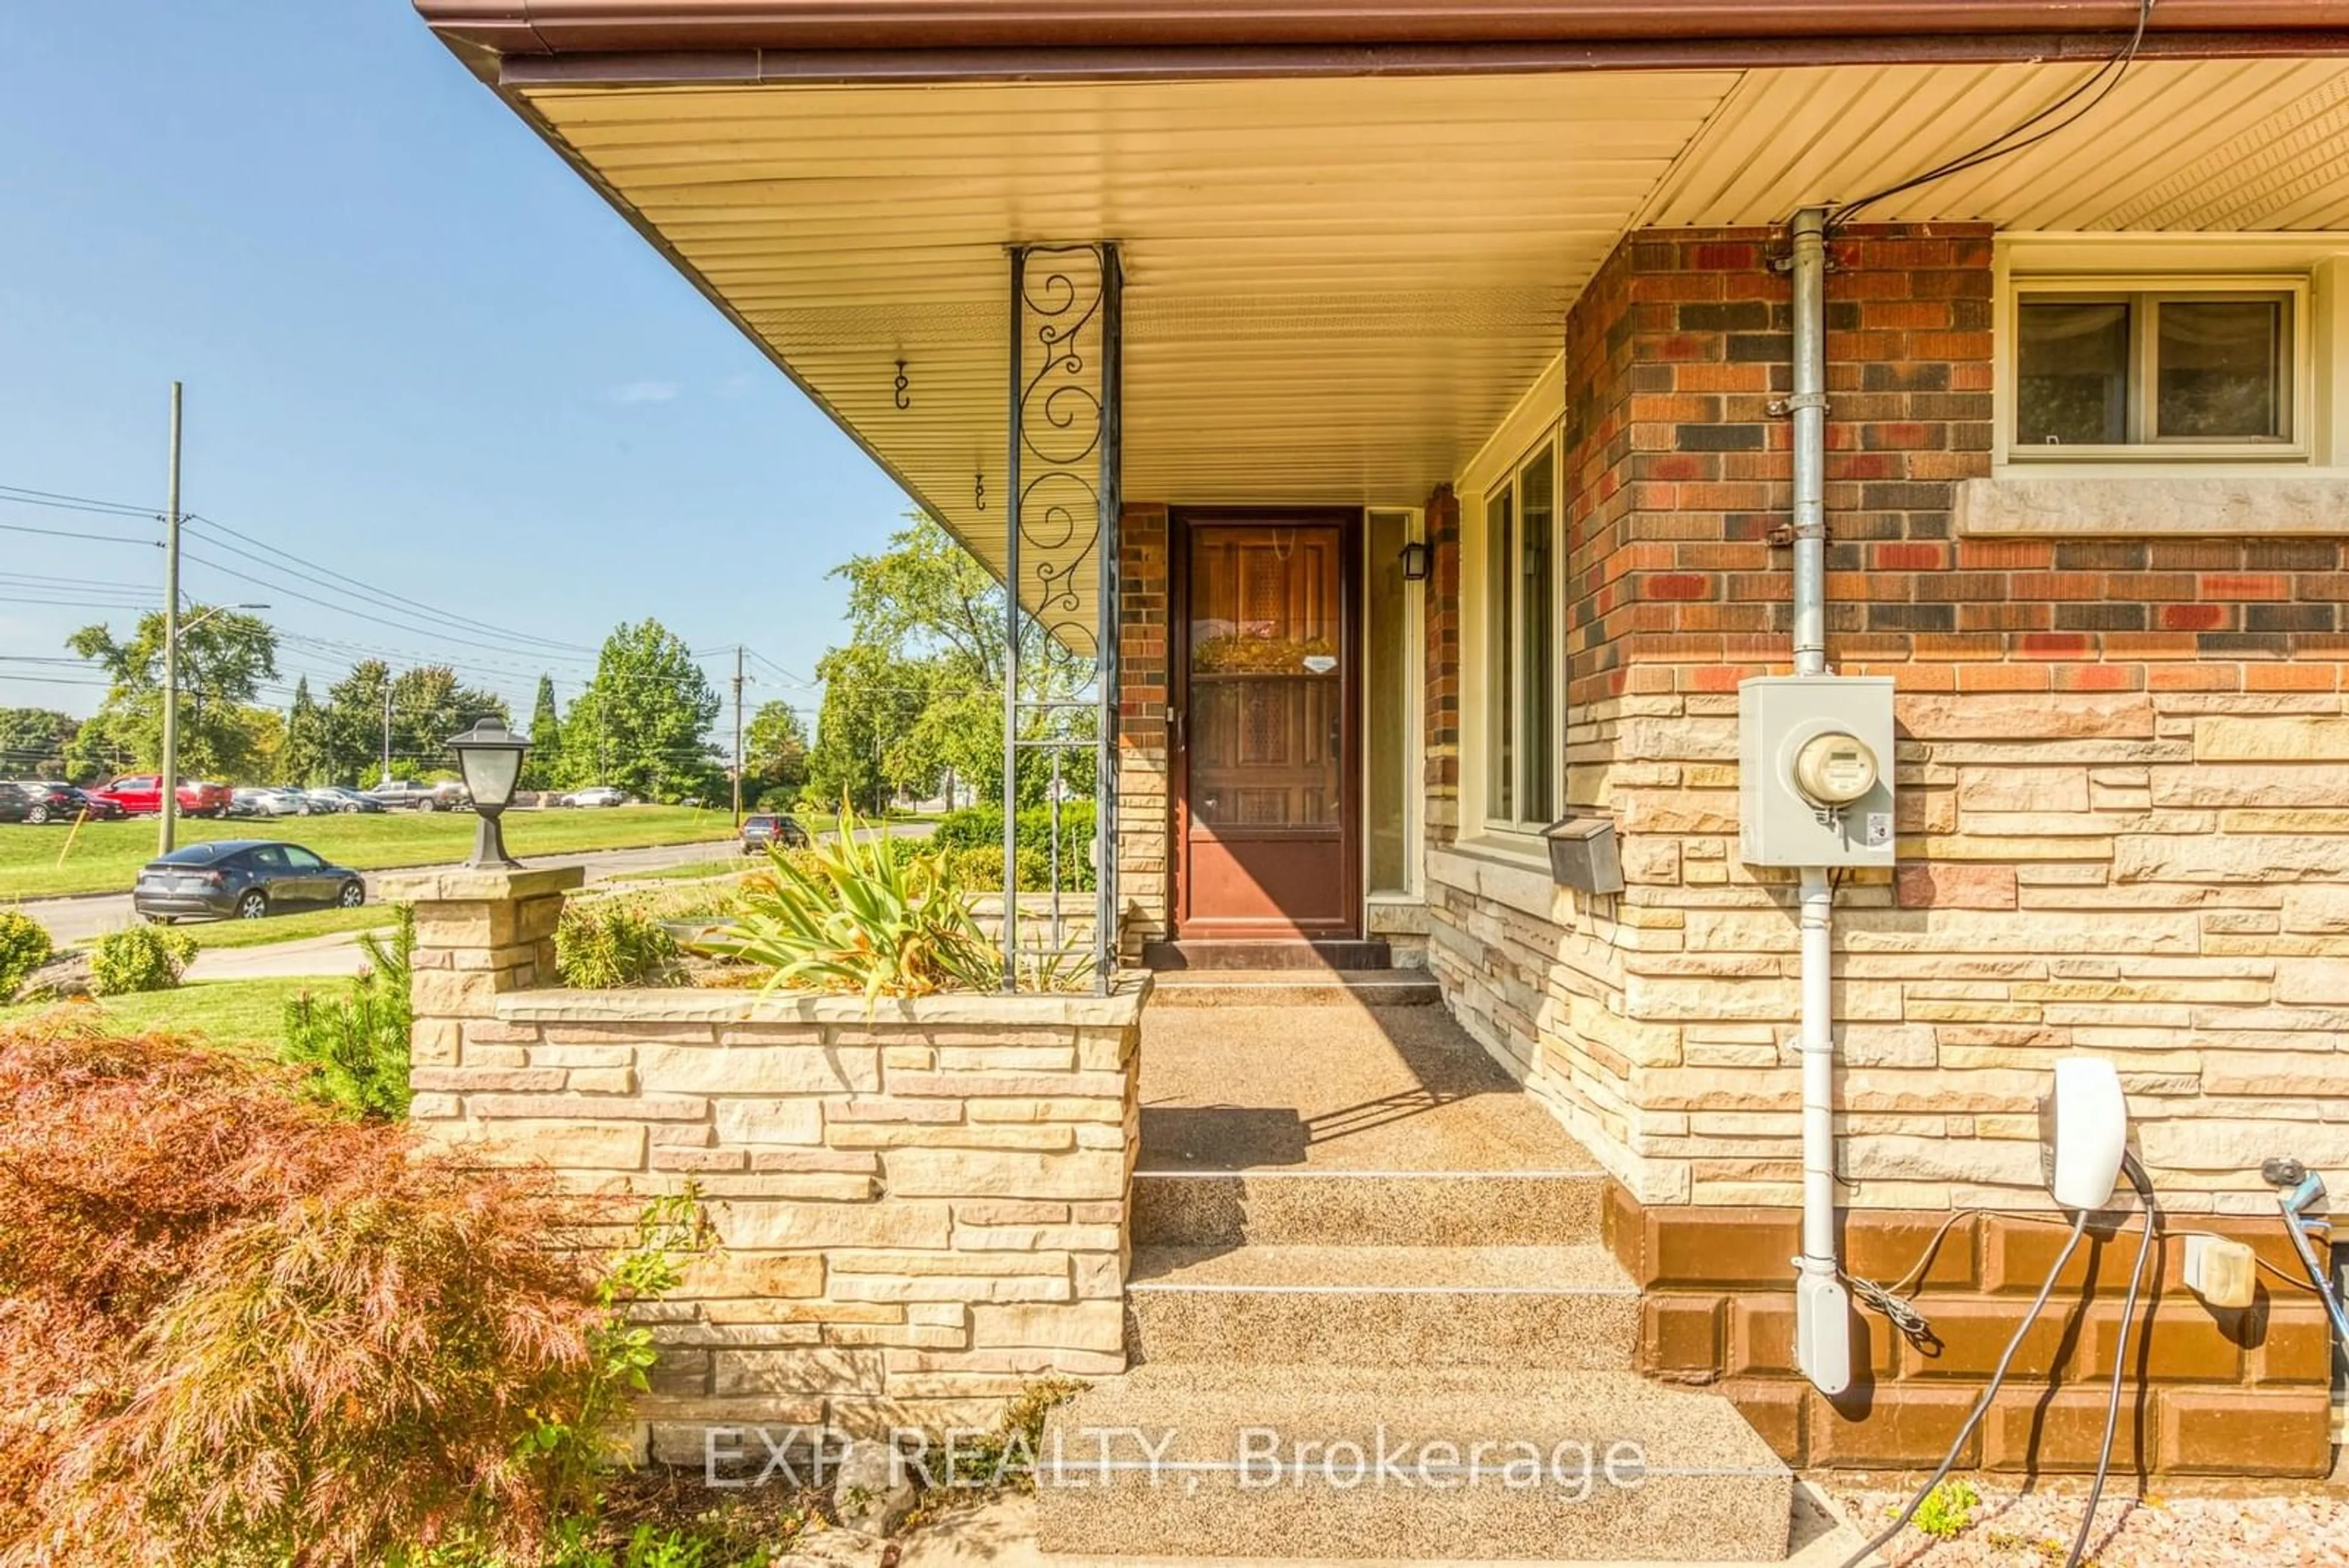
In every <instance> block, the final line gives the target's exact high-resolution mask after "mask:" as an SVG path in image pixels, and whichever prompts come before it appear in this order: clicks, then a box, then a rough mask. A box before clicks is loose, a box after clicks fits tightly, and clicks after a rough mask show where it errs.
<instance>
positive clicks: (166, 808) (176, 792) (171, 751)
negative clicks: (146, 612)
mask: <svg viewBox="0 0 2349 1568" xmlns="http://www.w3.org/2000/svg"><path fill="white" fill-rule="evenodd" d="M175 390H176V388H175ZM168 608H169V610H170V612H171V613H170V614H168V615H166V616H165V617H164V618H163V778H162V785H163V789H162V794H161V798H160V800H158V801H157V803H156V805H157V809H158V810H159V811H160V813H161V815H162V825H161V829H160V840H161V847H160V849H158V850H157V851H156V853H158V854H160V855H169V854H170V853H171V847H172V846H173V844H174V843H175V842H176V841H177V839H178V837H179V823H180V639H181V638H183V637H185V636H187V635H188V633H190V632H191V631H193V630H195V629H196V628H198V627H200V626H202V625H203V624H204V622H206V621H208V620H210V619H212V617H214V616H216V615H225V614H227V613H228V612H229V611H230V610H265V609H267V608H268V606H267V605H214V606H213V607H212V608H210V609H208V610H206V611H204V613H203V614H202V615H200V616H198V617H196V618H195V619H193V620H191V621H188V622H186V623H185V624H182V623H181V620H180V604H179V600H178V599H177V598H176V597H174V598H173V599H172V601H171V604H170V605H169V606H168Z"/></svg>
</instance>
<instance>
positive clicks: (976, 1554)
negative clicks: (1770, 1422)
mask: <svg viewBox="0 0 2349 1568" xmlns="http://www.w3.org/2000/svg"><path fill="white" fill-rule="evenodd" d="M1794 1515H1795V1517H1794V1530H1793V1533H1792V1539H1791V1541H1790V1542H1789V1545H1790V1547H1791V1549H1792V1550H1791V1554H1790V1555H1788V1556H1787V1557H1786V1558H1785V1559H1784V1560H1783V1563H1782V1568H1837V1564H1839V1563H1842V1562H1843V1560H1844V1559H1845V1558H1846V1557H1848V1556H1849V1555H1850V1554H1851V1553H1852V1552H1853V1551H1854V1550H1855V1549H1856V1548H1857V1546H1858V1545H1859V1543H1860V1542H1861V1540H1862V1539H1864V1538H1863V1537H1862V1536H1861V1535H1860V1534H1859V1532H1857V1531H1856V1530H1855V1529H1853V1528H1852V1526H1851V1525H1850V1524H1849V1523H1848V1522H1847V1521H1844V1520H1843V1519H1842V1518H1841V1517H1840V1516H1839V1515H1838V1513H1837V1511H1836V1508H1835V1505H1834V1504H1833V1503H1832V1502H1830V1501H1827V1499H1826V1497H1825V1495H1824V1494H1822V1493H1820V1492H1819V1491H1818V1490H1816V1488H1814V1487H1812V1486H1811V1485H1810V1484H1809V1483H1808V1482H1803V1483H1799V1484H1798V1485H1797V1486H1796V1487H1795V1510H1794ZM1909 1541H1910V1543H1911V1544H1912V1545H1913V1543H1914V1541H1915V1538H1914V1537H1913V1536H1912V1537H1910V1538H1909ZM900 1544H901V1549H902V1555H900V1556H899V1558H898V1568H1434V1565H1433V1564H1432V1563H1430V1564H1424V1565H1423V1564H1421V1563H1409V1562H1406V1561H1403V1560H1396V1559H1387V1560H1383V1561H1377V1560H1372V1559H1368V1558H1361V1559H1348V1560H1343V1561H1337V1560H1331V1561H1325V1562H1319V1563H1317V1562H1315V1561H1313V1560H1310V1559H1305V1558H1282V1559H1278V1560H1277V1562H1276V1561H1275V1560H1271V1559H1260V1558H1247V1557H1213V1558H1207V1557H1098V1558H1096V1557H1080V1556H1064V1555H1061V1554H1059V1553H1051V1554H1047V1553H1046V1552H1043V1551H1042V1550H1041V1549H1040V1548H1039V1547H1038V1545H1037V1544H1036V1500H1035V1499H1034V1498H1032V1497H1005V1498H1000V1499H998V1500H997V1501H992V1502H987V1503H982V1504H979V1505H978V1506H975V1507H971V1508H967V1509H950V1510H948V1511H945V1512H943V1513H941V1514H939V1515H937V1516H936V1518H934V1519H931V1520H930V1521H927V1522H926V1523H924V1524H922V1525H921V1526H919V1527H918V1528H916V1529H915V1530H913V1531H910V1532H907V1534H906V1535H905V1538H904V1540H903V1542H901V1543H900ZM1885 1561H1886V1560H1885V1559H1884V1558H1883V1557H1880V1556H1877V1557H1871V1558H1869V1559H1868V1562H1869V1563H1883V1562H1885ZM1442 1562H1443V1563H1444V1564H1447V1565H1449V1568H1470V1565H1469V1564H1468V1563H1467V1560H1464V1559H1454V1558H1445V1559H1443V1560H1442ZM1507 1568H1544V1565H1543V1564H1541V1563H1534V1562H1513V1563H1509V1564H1507ZM1550 1568H1565V1565H1562V1564H1553V1565H1550ZM1573 1568H1657V1565H1656V1564H1655V1563H1653V1560H1644V1561H1642V1562H1640V1563H1626V1562H1619V1563H1578V1564H1574V1565H1573ZM1668 1568H1729V1565H1727V1564H1713V1563H1693V1562H1686V1561H1675V1562H1673V1563H1670V1564H1669V1565H1668ZM1741 1568H1752V1565H1751V1564H1750V1563H1747V1564H1743V1565H1741Z"/></svg>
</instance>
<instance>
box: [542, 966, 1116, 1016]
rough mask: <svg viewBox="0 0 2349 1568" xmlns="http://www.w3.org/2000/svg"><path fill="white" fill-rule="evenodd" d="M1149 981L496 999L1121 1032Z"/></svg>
mask: <svg viewBox="0 0 2349 1568" xmlns="http://www.w3.org/2000/svg"><path fill="white" fill-rule="evenodd" d="M1150 988H1151V977H1150V975H1149V974H1148V973H1147V972H1146V971H1135V970H1129V971H1123V972H1121V973H1120V974H1119V975H1118V977H1117V985H1116V989H1115V990H1113V991H1112V992H1111V993H1110V994H1109V995H1107V996H1094V995H1092V994H1090V993H1087V994H1081V995H1057V994H1055V995H1023V996H985V995H979V994H977V993H967V992H957V993H950V994H947V995H943V996H923V997H916V998H913V999H911V1000H906V1001H895V1000H891V999H889V998H886V997H884V998H883V999H882V1000H881V1001H879V1002H876V1003H874V1006H873V1008H872V1010H871V1011H870V1012H867V1011H866V1009H865V1004H864V998H862V997H856V996H819V995H812V994H810V993H807V992H790V991H776V992H756V991H698V990H695V989H693V988H692V987H689V986H686V987H676V988H671V989H668V990H663V991H558V990H545V991H515V992H507V993H506V994H504V995H502V996H501V997H499V998H498V999H497V1009H498V1014H497V1015H498V1021H499V1022H500V1023H837V1024H852V1025H854V1024H863V1023H867V1022H868V1021H870V1022H873V1023H894V1024H912V1025H916V1026H918V1027H933V1026H948V1025H961V1026H968V1025H977V1026H981V1027H986V1026H991V1025H1004V1026H1009V1027H1020V1026H1032V1025H1051V1024H1076V1025H1081V1026H1083V1027H1087V1028H1105V1029H1121V1028H1125V1027H1128V1026H1130V1025H1132V1024H1133V1023H1135V1022H1136V1021H1137V1020H1139V1019H1140V1017H1141V1016H1142V1008H1143V1003H1144V1002H1146V1001H1148V1000H1149V996H1150Z"/></svg>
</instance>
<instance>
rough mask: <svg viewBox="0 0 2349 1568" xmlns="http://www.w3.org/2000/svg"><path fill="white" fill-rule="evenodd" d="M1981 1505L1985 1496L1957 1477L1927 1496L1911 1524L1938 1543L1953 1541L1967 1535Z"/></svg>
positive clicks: (1970, 1483)
mask: <svg viewBox="0 0 2349 1568" xmlns="http://www.w3.org/2000/svg"><path fill="white" fill-rule="evenodd" d="M1981 1506H1982V1493H1981V1492H1979V1491H1976V1490H1974V1485H1973V1482H1971V1481H1969V1480H1960V1479H1958V1478H1957V1477H1954V1476H1953V1477H1951V1479H1950V1480H1945V1481H1943V1482H1942V1483H1941V1484H1940V1485H1939V1486H1937V1487H1935V1488H1934V1489H1933V1490H1931V1491H1930V1492H1928V1493H1926V1494H1925V1501H1923V1502H1922V1503H1920V1504H1919V1505H1918V1508H1917V1514H1916V1517H1915V1518H1914V1519H1913V1520H1911V1521H1909V1522H1911V1523H1913V1524H1914V1525H1916V1527H1917V1528H1918V1529H1919V1530H1920V1531H1922V1532H1925V1533H1926V1534H1927V1535H1930V1536H1931V1537H1932V1538H1933V1539H1934V1540H1936V1541H1951V1540H1954V1539H1955V1538H1957V1537H1958V1536H1961V1535H1963V1534H1964V1533H1965V1532H1966V1530H1967V1527H1968V1526H1970V1525H1971V1524H1972V1523H1973V1521H1974V1510H1975V1509H1977V1508H1979V1507H1981Z"/></svg>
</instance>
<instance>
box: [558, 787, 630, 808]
mask: <svg viewBox="0 0 2349 1568" xmlns="http://www.w3.org/2000/svg"><path fill="white" fill-rule="evenodd" d="M556 804H557V805H581V806H604V805H627V804H628V792H627V791H626V790H624V789H619V788H617V787H616V786H614V785H612V784H594V785H591V786H590V787H588V788H586V789H575V790H573V791H572V792H571V793H570V794H566V795H564V797H563V798H562V800H560V801H559V802H557V803H556Z"/></svg>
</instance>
